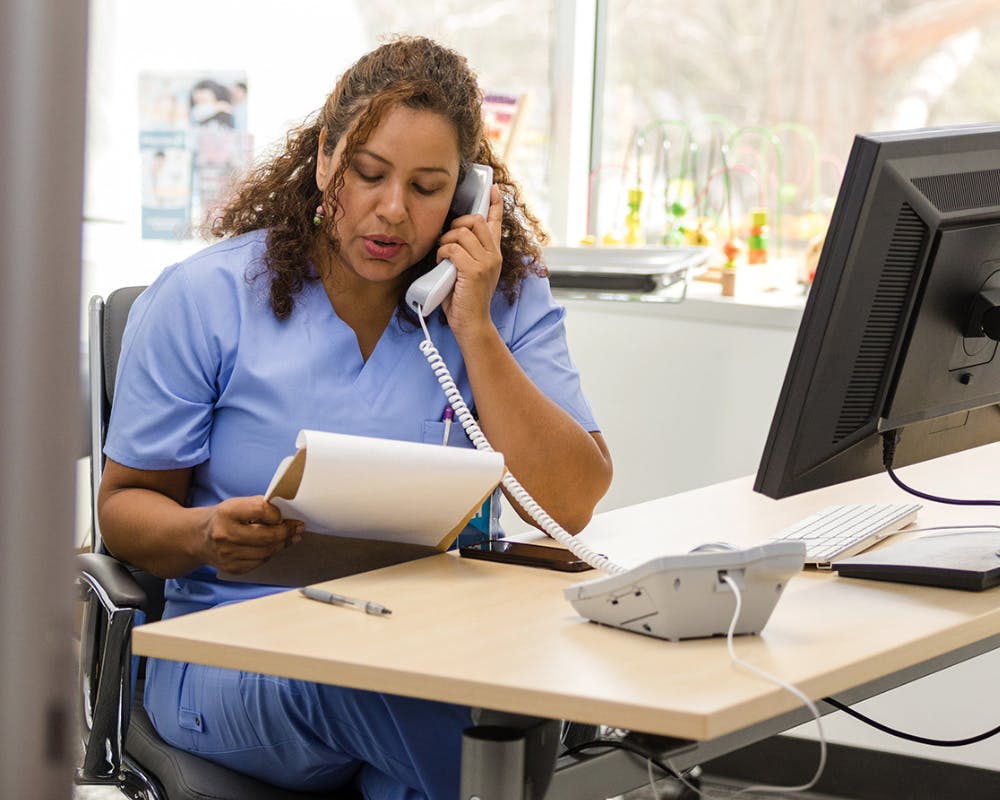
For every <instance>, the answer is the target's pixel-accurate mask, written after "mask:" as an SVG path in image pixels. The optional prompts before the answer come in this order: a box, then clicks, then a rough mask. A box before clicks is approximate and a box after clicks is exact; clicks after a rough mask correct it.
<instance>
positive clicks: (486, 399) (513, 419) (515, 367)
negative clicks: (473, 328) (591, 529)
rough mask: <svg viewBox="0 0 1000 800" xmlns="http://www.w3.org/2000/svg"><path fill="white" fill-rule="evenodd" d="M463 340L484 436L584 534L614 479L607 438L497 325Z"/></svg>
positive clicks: (535, 492) (548, 505) (534, 492)
mask: <svg viewBox="0 0 1000 800" xmlns="http://www.w3.org/2000/svg"><path fill="white" fill-rule="evenodd" d="M460 344H461V346H462V351H463V355H464V356H465V362H466V367H467V369H468V371H469V380H470V383H471V385H472V391H473V394H474V396H475V402H476V409H477V411H478V414H479V424H480V426H481V427H482V429H483V433H484V434H485V435H486V438H487V439H488V440H489V441H490V444H491V445H492V446H493V448H494V449H495V450H497V451H499V452H501V453H503V455H504V460H505V462H506V464H507V468H508V469H509V470H510V471H511V472H512V473H513V474H514V476H515V477H516V478H517V479H518V481H519V482H520V483H521V485H522V486H524V488H525V489H526V490H527V491H528V492H529V493H530V494H531V496H532V497H533V498H534V499H535V501H536V502H537V503H538V504H539V505H541V506H542V508H544V509H545V510H546V512H548V514H549V515H550V516H551V517H552V518H553V519H555V520H556V521H557V522H558V523H559V524H560V525H561V526H562V527H564V528H566V529H567V530H568V531H570V532H572V533H576V532H578V531H579V530H581V529H582V528H583V527H584V526H585V525H586V524H587V522H589V520H590V518H591V515H592V514H593V510H594V506H595V505H597V502H598V501H599V500H600V499H601V497H603V496H604V493H605V492H606V491H607V490H608V486H610V484H611V474H612V468H611V458H610V456H609V454H608V452H607V448H606V447H605V445H604V442H603V439H602V438H601V437H600V435H599V434H595V435H592V434H590V433H589V432H587V431H585V430H584V429H583V428H582V427H580V425H579V424H578V423H577V422H576V421H575V420H574V419H573V418H572V417H570V415H569V414H567V413H566V412H565V411H564V410H563V409H562V408H560V407H559V406H558V405H557V404H556V403H555V402H553V401H552V400H550V399H549V398H548V397H547V396H546V395H545V394H544V393H543V392H542V391H541V390H540V389H539V388H538V387H537V386H535V385H534V383H532V381H531V379H530V378H529V377H528V376H527V375H526V374H525V372H524V371H523V370H522V369H521V367H520V365H519V364H518V363H517V361H516V360H515V359H514V356H513V355H512V354H511V353H510V351H509V350H508V349H507V346H506V344H505V343H504V342H503V339H502V338H501V337H500V335H499V334H498V333H497V331H496V329H495V328H493V327H492V326H490V327H488V328H484V329H483V331H482V332H480V333H479V334H478V335H477V337H476V338H475V339H466V340H464V341H462V342H460ZM522 516H524V515H523V514H522ZM528 521H531V520H528Z"/></svg>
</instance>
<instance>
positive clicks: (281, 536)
mask: <svg viewBox="0 0 1000 800" xmlns="http://www.w3.org/2000/svg"><path fill="white" fill-rule="evenodd" d="M302 530H303V523H302V522H300V521H299V520H295V519H283V518H282V516H281V512H280V511H279V510H278V508H277V507H276V506H274V505H272V504H271V503H269V502H268V501H267V500H265V499H264V497H263V496H262V495H257V496H255V497H233V498H230V499H228V500H224V501H223V502H221V503H219V504H218V505H217V506H215V507H214V508H213V509H212V510H211V511H210V513H209V515H208V517H207V519H206V520H205V523H204V526H203V530H202V536H203V553H202V557H203V558H202V560H203V562H204V563H205V564H210V565H211V566H213V567H216V568H217V569H218V570H220V571H221V572H231V573H233V574H234V575H241V574H243V573H244V572H249V571H250V570H252V569H254V568H255V567H259V566H260V565H261V564H263V563H264V562H266V561H267V560H268V559H270V558H271V557H272V556H273V555H274V554H275V553H278V552H280V551H282V550H284V549H285V548H286V547H290V546H291V545H293V544H296V543H298V542H299V541H301V540H302V535H301V534H302Z"/></svg>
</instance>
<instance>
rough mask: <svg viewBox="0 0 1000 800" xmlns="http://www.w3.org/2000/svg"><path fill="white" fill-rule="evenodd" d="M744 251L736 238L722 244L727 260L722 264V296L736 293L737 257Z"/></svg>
mask: <svg viewBox="0 0 1000 800" xmlns="http://www.w3.org/2000/svg"><path fill="white" fill-rule="evenodd" d="M742 251H743V248H742V247H740V245H739V243H738V242H737V241H736V240H735V239H729V240H728V241H726V243H725V244H724V245H722V255H723V256H725V258H726V262H725V263H724V264H723V265H722V276H721V281H720V282H721V283H722V296H723V297H733V296H734V295H735V294H736V259H737V257H738V256H739V254H740V253H741V252H742Z"/></svg>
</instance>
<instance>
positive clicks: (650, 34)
mask: <svg viewBox="0 0 1000 800" xmlns="http://www.w3.org/2000/svg"><path fill="white" fill-rule="evenodd" d="M601 7H602V9H603V10H604V20H603V25H602V26H601V27H602V30H603V31H604V36H605V39H604V41H605V51H604V52H605V57H604V59H603V62H602V64H603V87H601V91H600V95H599V96H600V103H599V109H598V117H597V118H598V124H597V135H596V137H595V139H596V141H597V143H598V145H597V147H596V149H595V156H594V159H593V162H592V164H591V167H592V169H593V173H592V175H593V180H592V185H593V193H592V199H593V203H592V205H591V209H592V210H591V214H590V217H589V219H588V225H589V230H590V232H591V233H592V234H596V235H597V236H598V237H601V236H604V235H608V236H609V237H614V238H616V239H619V240H620V239H623V238H624V237H625V236H627V235H628V230H627V229H626V227H627V226H626V224H625V221H626V215H627V213H628V211H629V208H628V203H629V199H630V194H629V192H630V190H632V195H631V198H632V200H633V201H635V199H636V196H637V193H636V192H635V190H636V189H637V188H638V189H640V190H641V192H642V205H641V208H640V212H641V213H640V217H641V225H640V229H639V238H641V239H642V240H644V241H646V242H648V243H650V244H654V243H659V242H661V241H663V240H664V238H666V239H667V240H668V241H678V240H679V233H678V228H679V227H684V228H685V229H686V230H687V231H691V230H692V229H693V228H694V227H695V226H696V225H697V224H698V222H699V221H701V222H703V223H704V225H705V226H706V229H707V230H708V231H709V232H712V233H713V234H715V235H718V236H720V237H725V236H727V235H728V229H729V219H728V216H729V213H730V212H731V214H732V217H733V220H732V222H733V225H734V226H735V227H737V228H738V231H737V233H738V234H739V235H741V236H743V237H744V238H745V237H746V235H747V229H748V226H749V224H750V214H751V211H752V209H754V208H757V207H760V206H762V207H764V208H765V209H766V210H767V213H768V218H769V220H770V222H771V232H772V240H774V244H775V245H776V246H783V247H784V248H785V249H786V250H791V251H794V250H795V249H796V248H801V247H802V246H803V245H804V244H805V243H806V242H807V241H808V239H809V238H810V237H812V236H815V235H816V234H820V233H822V231H823V230H825V223H826V214H827V213H828V212H829V210H830V209H831V207H832V203H833V200H834V199H835V197H836V192H837V189H838V187H839V183H840V178H841V173H842V171H843V164H844V162H845V160H846V158H847V154H848V152H849V149H850V146H851V142H852V139H853V136H854V134H855V133H857V132H864V131H872V130H898V129H905V128H916V127H926V126H934V125H945V124H958V123H965V122H982V121H987V120H995V119H1000V98H998V97H997V95H996V92H995V88H994V87H995V77H994V76H995V75H996V71H997V68H998V66H1000V7H998V6H997V4H996V3H991V2H983V0H944V1H942V0H934V1H933V2H930V1H929V0H810V2H808V3H803V2H799V1H798V0H761V1H760V2H754V3H747V2H744V1H743V0H702V2H699V3H690V2H681V0H623V2H608V3H602V4H601ZM722 145H725V146H726V147H725V154H724V155H725V161H723V149H722ZM727 178H728V180H727ZM727 190H728V194H729V195H730V197H731V201H730V202H729V203H727Z"/></svg>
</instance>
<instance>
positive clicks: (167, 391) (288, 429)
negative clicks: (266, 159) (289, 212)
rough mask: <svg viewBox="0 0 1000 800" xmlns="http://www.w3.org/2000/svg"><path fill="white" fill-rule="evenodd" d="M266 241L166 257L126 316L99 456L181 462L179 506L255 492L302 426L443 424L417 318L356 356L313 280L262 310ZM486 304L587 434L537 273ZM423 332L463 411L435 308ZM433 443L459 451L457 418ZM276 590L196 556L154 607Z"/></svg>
mask: <svg viewBox="0 0 1000 800" xmlns="http://www.w3.org/2000/svg"><path fill="white" fill-rule="evenodd" d="M266 237H267V233H266V231H255V232H252V233H249V234H245V235H242V236H237V237H234V238H232V239H227V240H225V241H223V242H220V243H218V244H216V245H213V246H212V247H209V248H207V249H205V250H203V251H201V252H200V253H198V254H196V255H194V256H192V257H191V258H189V259H187V260H185V261H182V262H181V263H179V264H175V265H173V266H171V267H168V268H167V269H166V270H164V271H163V273H162V274H161V275H160V276H159V277H158V278H157V279H156V281H154V283H153V284H151V285H150V287H149V288H148V289H147V290H146V291H145V292H143V294H142V295H141V296H140V297H139V298H138V299H137V300H136V302H135V304H134V305H133V307H132V310H131V312H130V315H129V320H128V325H127V327H126V330H125V335H124V338H123V341H122V351H121V358H120V360H119V365H118V378H117V381H116V384H115V397H114V406H113V409H112V414H111V421H110V424H109V427H108V435H107V439H106V442H105V448H104V452H105V454H106V455H107V456H108V457H109V458H111V459H113V460H114V461H117V462H118V463H120V464H124V465H125V466H128V467H132V468H135V469H143V470H161V469H180V468H188V467H190V468H193V473H192V478H191V489H190V494H189V497H188V505H190V506H207V505H214V504H216V503H218V502H220V501H222V500H225V499H226V498H229V497H237V496H251V495H257V494H263V493H264V492H265V490H266V489H267V486H268V483H269V481H270V478H271V475H272V474H273V473H274V469H275V467H276V466H277V465H278V462H279V461H281V459H282V458H284V457H285V456H287V455H289V454H291V453H294V452H295V438H296V434H297V433H298V432H299V430H300V429H303V428H308V429H311V430H323V431H333V432H336V433H350V434H356V435H362V436H375V437H380V438H387V439H400V440H405V441H415V442H431V443H440V442H441V441H442V438H443V435H444V423H443V422H442V414H443V412H444V409H445V406H446V405H447V401H446V399H445V397H444V394H443V393H442V391H441V388H440V386H439V384H438V382H437V379H436V378H435V377H434V374H433V373H432V371H431V369H430V367H429V366H428V364H427V361H426V359H425V358H424V355H423V354H422V353H421V352H420V349H419V343H420V342H421V341H422V340H423V332H422V331H421V330H420V328H419V326H416V327H415V326H413V325H411V324H410V323H407V322H406V321H405V320H402V319H400V318H399V317H398V312H397V316H394V317H393V319H392V320H391V321H390V323H389V325H388V326H387V328H386V330H385V332H384V333H383V334H382V337H381V339H380V340H379V342H378V344H377V345H376V347H375V350H374V351H373V352H372V354H371V355H370V357H369V358H368V360H367V361H364V360H363V359H362V357H361V351H360V349H359V348H358V342H357V338H356V336H355V334H354V331H353V330H352V329H351V328H350V327H349V326H348V325H347V324H345V323H344V322H343V321H342V320H341V319H340V318H339V317H338V316H337V314H336V312H335V311H334V309H333V306H332V305H331V304H330V301H329V299H328V298H327V295H326V292H325V290H324V288H323V284H322V282H321V281H319V280H314V281H310V282H308V283H307V284H306V285H305V288H304V289H303V290H302V292H301V293H300V294H299V295H298V296H297V298H296V305H295V308H294V310H293V312H292V314H291V316H290V317H289V318H287V319H285V320H278V319H277V318H276V317H275V316H274V314H273V312H272V311H271V308H270V303H269V297H268V288H269V281H268V277H267V274H266V272H265V268H264V263H263V258H264V254H265V247H266ZM255 276H257V277H255ZM490 310H491V314H492V317H493V321H494V323H495V325H496V327H497V329H498V330H499V332H500V335H501V336H502V337H503V340H504V341H505V342H506V343H507V346H508V347H509V348H510V351H511V353H512V354H513V355H514V357H515V359H516V360H517V362H518V363H519V364H520V365H521V368H522V369H523V370H524V371H525V372H526V373H527V375H528V376H529V377H530V378H531V380H532V381H533V382H534V383H535V385H536V386H538V387H539V389H541V390H542V391H543V392H544V393H545V394H546V395H548V396H549V397H550V398H551V399H552V400H553V401H554V402H556V403H558V404H559V405H560V406H561V407H562V408H563V409H565V411H566V412H567V413H569V415H570V416H571V417H573V419H575V420H576V421H577V422H578V423H580V425H581V426H583V427H584V428H585V429H586V430H588V431H596V430H598V427H597V425H596V423H595V422H594V418H593V413H592V412H591V409H590V406H589V404H588V403H587V400H586V398H585V397H584V396H583V392H582V390H581V387H580V380H579V375H578V373H577V370H576V367H575V366H574V365H573V362H572V360H571V359H570V356H569V351H568V348H567V343H566V332H565V327H564V317H565V313H566V312H565V309H564V308H563V307H562V306H561V305H558V304H557V303H556V302H555V300H554V299H553V298H552V294H551V291H550V288H549V283H548V280H547V279H546V278H541V277H538V276H536V275H533V274H531V275H529V276H528V277H527V278H526V279H525V280H524V282H523V284H522V286H521V290H520V294H519V296H518V298H517V300H516V301H515V302H514V304H513V305H511V304H508V302H507V300H506V298H505V297H504V296H503V295H502V294H500V293H498V294H496V295H495V296H494V298H493V302H492V305H491V309H490ZM428 329H429V331H430V334H431V339H432V340H433V341H434V344H435V346H436V347H437V348H438V350H439V352H440V353H441V356H442V357H443V358H444V360H445V363H446V364H447V365H448V368H449V370H450V371H451V373H452V375H453V377H454V378H455V382H456V384H457V385H458V388H459V390H460V391H461V393H462V397H463V398H465V401H466V403H468V404H469V406H470V407H471V408H474V407H475V397H474V396H473V395H472V390H471V387H470V386H469V381H468V375H467V373H466V369H465V364H464V362H463V360H462V356H461V352H460V350H459V347H458V344H457V342H456V341H455V337H454V336H453V335H452V333H451V331H450V330H449V328H448V327H447V325H446V324H444V322H443V320H442V318H441V316H440V315H438V314H434V315H432V316H431V318H430V319H429V320H428ZM449 444H450V445H451V446H465V447H472V443H471V442H470V441H469V440H468V438H467V437H466V435H465V432H464V431H463V430H462V428H461V426H460V425H453V426H452V428H451V433H450V438H449ZM279 590H280V589H278V588H276V587H265V586H258V585H255V584H246V583H233V582H227V581H221V580H219V579H218V578H217V577H216V574H215V569H214V568H211V567H203V568H201V569H199V570H196V571H195V572H193V573H191V574H190V575H188V576H185V577H183V578H179V579H176V580H170V581H168V582H167V586H166V597H167V601H168V603H167V610H166V612H165V616H176V615H177V614H179V613H187V612H188V611H194V610H198V609H201V608H207V607H210V606H213V605H217V604H219V603H223V602H232V601H235V600H243V599H248V598H250V597H256V596H260V595H262V594H267V593H270V592H273V591H279Z"/></svg>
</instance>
